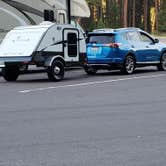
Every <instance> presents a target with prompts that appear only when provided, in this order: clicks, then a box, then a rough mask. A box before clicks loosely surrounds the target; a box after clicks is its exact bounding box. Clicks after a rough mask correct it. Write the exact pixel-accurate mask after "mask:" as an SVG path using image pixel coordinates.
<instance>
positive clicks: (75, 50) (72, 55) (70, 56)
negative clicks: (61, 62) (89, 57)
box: [64, 29, 79, 62]
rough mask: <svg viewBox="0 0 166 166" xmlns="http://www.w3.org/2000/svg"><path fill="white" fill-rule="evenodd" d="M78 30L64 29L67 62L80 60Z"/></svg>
mask: <svg viewBox="0 0 166 166" xmlns="http://www.w3.org/2000/svg"><path fill="white" fill-rule="evenodd" d="M78 37H79V33H78V30H75V29H65V30H64V58H65V61H67V62H78V61H79V47H78V44H79V42H78Z"/></svg>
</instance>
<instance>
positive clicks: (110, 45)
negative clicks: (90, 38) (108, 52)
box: [104, 43, 120, 48]
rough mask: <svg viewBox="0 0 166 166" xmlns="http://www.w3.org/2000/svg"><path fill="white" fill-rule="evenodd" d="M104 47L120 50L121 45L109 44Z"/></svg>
mask: <svg viewBox="0 0 166 166" xmlns="http://www.w3.org/2000/svg"><path fill="white" fill-rule="evenodd" d="M104 46H107V47H111V48H119V47H120V43H109V44H105V45H104Z"/></svg>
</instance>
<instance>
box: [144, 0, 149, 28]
mask: <svg viewBox="0 0 166 166" xmlns="http://www.w3.org/2000/svg"><path fill="white" fill-rule="evenodd" d="M144 30H145V31H147V30H148V0H144Z"/></svg>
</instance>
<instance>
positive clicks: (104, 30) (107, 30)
mask: <svg viewBox="0 0 166 166" xmlns="http://www.w3.org/2000/svg"><path fill="white" fill-rule="evenodd" d="M93 32H115V30H114V29H111V28H103V29H94V30H93Z"/></svg>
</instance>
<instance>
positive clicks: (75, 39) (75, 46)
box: [0, 22, 86, 81]
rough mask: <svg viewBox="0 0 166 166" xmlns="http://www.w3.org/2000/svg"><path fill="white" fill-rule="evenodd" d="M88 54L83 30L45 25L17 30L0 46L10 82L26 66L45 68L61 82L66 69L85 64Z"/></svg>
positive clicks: (1, 61)
mask: <svg viewBox="0 0 166 166" xmlns="http://www.w3.org/2000/svg"><path fill="white" fill-rule="evenodd" d="M85 53H86V42H85V37H84V34H83V32H82V31H81V30H80V29H79V28H76V27H74V26H73V25H71V24H56V23H52V22H43V23H41V24H40V25H34V26H21V27H17V28H14V29H13V30H11V31H10V32H9V33H8V34H7V35H6V37H5V38H4V40H3V41H2V43H1V45H0V68H2V76H3V77H4V79H5V80H7V81H15V80H17V78H18V76H19V74H20V67H21V66H24V65H36V66H37V67H44V68H46V72H47V75H48V78H49V79H50V80H51V81H60V80H62V79H63V78H64V73H65V67H71V66H80V65H83V64H84V60H85Z"/></svg>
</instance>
